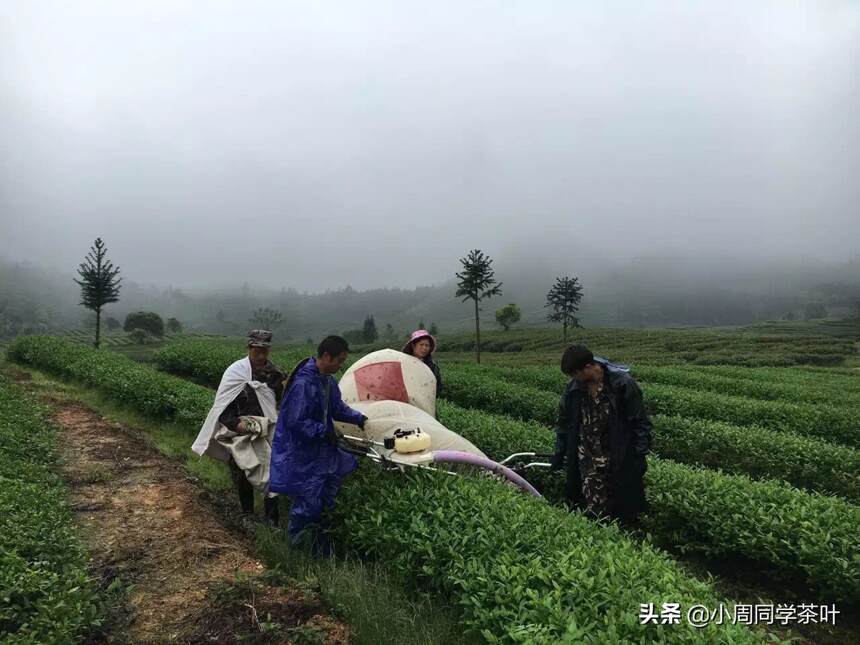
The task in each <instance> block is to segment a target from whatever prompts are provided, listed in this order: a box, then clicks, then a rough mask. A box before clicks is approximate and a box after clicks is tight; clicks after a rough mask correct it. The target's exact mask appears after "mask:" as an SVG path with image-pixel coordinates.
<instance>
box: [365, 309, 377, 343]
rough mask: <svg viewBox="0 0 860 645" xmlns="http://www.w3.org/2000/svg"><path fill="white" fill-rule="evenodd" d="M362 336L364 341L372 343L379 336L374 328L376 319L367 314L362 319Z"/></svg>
mask: <svg viewBox="0 0 860 645" xmlns="http://www.w3.org/2000/svg"><path fill="white" fill-rule="evenodd" d="M361 335H362V338H364V342H365V343H373V342H375V341H376V339H377V338H379V332H378V331H377V330H376V321H375V320H374V319H373V316H368V317H367V318H365V319H364V327H363V328H362V330H361Z"/></svg>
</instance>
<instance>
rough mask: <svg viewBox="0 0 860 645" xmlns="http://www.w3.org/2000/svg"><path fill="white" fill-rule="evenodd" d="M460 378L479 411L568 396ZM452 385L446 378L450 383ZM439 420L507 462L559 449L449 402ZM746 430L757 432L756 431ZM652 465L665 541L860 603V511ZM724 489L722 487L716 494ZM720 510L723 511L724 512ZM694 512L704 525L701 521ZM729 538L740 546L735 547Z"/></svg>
mask: <svg viewBox="0 0 860 645" xmlns="http://www.w3.org/2000/svg"><path fill="white" fill-rule="evenodd" d="M453 380H454V382H455V383H454V391H455V392H456V393H460V392H463V393H464V394H463V396H464V397H465V396H467V397H468V398H467V399H466V401H467V402H468V404H469V405H475V404H476V403H480V405H482V406H487V407H495V408H496V409H502V410H506V411H509V412H511V411H517V412H519V413H522V414H523V415H528V409H529V406H530V405H532V406H534V405H536V403H535V402H536V401H538V404H542V405H544V406H545V407H546V406H549V405H550V401H551V400H552V401H555V402H556V404H557V398H558V397H557V396H556V395H553V394H551V393H548V392H543V391H541V390H537V389H535V388H523V387H520V386H516V385H513V384H508V383H504V382H493V381H489V382H487V381H482V380H481V379H480V376H479V375H478V374H475V373H474V371H473V372H469V371H466V370H463V371H460V370H457V371H455V377H454V379H453ZM450 382H451V380H450V379H446V385H448V383H450ZM476 393H477V394H476ZM455 396H460V395H459V394H456V395H455ZM509 396H510V398H508V397H509ZM439 417H440V420H441V421H442V422H443V423H444V424H445V425H446V426H447V427H449V428H450V429H451V430H454V431H455V432H457V433H459V434H461V435H462V436H464V437H466V438H467V439H469V440H470V441H472V442H473V443H475V444H476V445H478V446H479V447H480V448H481V449H482V450H484V451H485V452H487V453H488V454H489V455H490V456H491V457H495V458H497V459H501V458H503V457H506V456H507V455H509V454H511V453H513V452H520V451H535V452H551V451H552V449H553V443H554V439H553V433H552V432H551V431H550V430H548V429H547V428H546V427H545V426H543V425H541V424H540V423H535V422H534V421H531V422H522V421H516V420H514V419H511V418H507V417H504V416H499V415H492V414H487V413H486V412H481V411H478V410H467V409H464V408H463V407H460V406H457V405H452V404H451V403H447V402H445V401H440V402H439ZM546 418H549V417H545V418H544V419H546ZM672 423H673V421H669V422H666V423H665V426H664V427H666V428H671V424H672ZM745 430H747V432H748V433H749V434H750V435H752V434H753V433H752V431H750V429H745ZM688 434H689V433H688ZM692 434H693V435H694V433H692ZM799 439H801V440H802V439H803V438H799ZM700 445H701V444H700ZM758 447H760V448H761V449H762V450H766V442H765V441H763V440H762V441H761V442H760V443H759V444H758ZM692 450H694V449H692V448H691V451H692ZM738 450H739V451H741V450H742V447H740V446H739V447H738ZM846 450H850V449H846ZM846 454H848V455H849V456H852V457H854V459H855V463H856V455H855V454H854V453H853V452H849V453H846ZM838 456H839V455H838V454H837V455H835V456H834V455H831V456H830V457H831V459H833V458H838ZM795 459H796V457H795ZM736 463H739V462H736ZM740 463H742V462H740ZM649 464H650V469H649V474H648V479H647V482H648V498H649V503H650V504H651V507H652V513H651V514H650V516H649V517H650V518H652V519H653V521H650V520H649V522H650V526H651V527H652V528H653V530H654V531H655V534H656V535H657V537H658V539H660V540H661V541H663V542H664V543H666V544H671V545H675V546H678V547H679V548H687V549H691V550H692V549H695V550H698V551H702V552H705V553H709V554H721V555H722V554H741V555H744V556H746V557H749V558H753V559H759V560H762V561H764V562H768V563H770V564H772V565H775V566H777V567H781V568H784V569H787V570H790V571H791V570H799V571H800V572H802V573H803V575H804V576H805V577H806V579H807V581H808V583H809V584H810V585H811V586H813V587H816V588H818V589H819V590H820V591H822V592H823V593H824V594H826V595H827V596H828V597H831V598H838V599H843V598H851V599H857V598H860V536H858V535H857V531H856V526H858V525H859V524H858V522H860V514H858V513H860V510H858V507H856V506H854V505H852V504H849V503H847V502H845V501H843V500H841V499H837V498H832V497H826V496H821V495H812V494H808V493H805V492H803V491H800V490H797V489H795V488H792V487H791V486H788V485H786V484H782V483H779V482H756V481H752V480H751V479H749V478H747V477H743V476H732V475H727V474H723V473H719V472H708V471H705V470H703V469H700V468H692V467H689V466H681V465H677V464H673V463H671V462H667V461H664V460H660V459H655V458H652V459H650V460H649ZM784 466H785V468H786V469H787V470H789V472H796V473H800V472H802V471H799V470H798V469H797V468H795V470H794V471H792V470H791V462H785V464H784ZM676 467H677V468H676ZM678 469H680V470H678ZM666 472H669V473H673V474H674V477H676V478H677V477H681V475H678V474H677V473H678V472H680V473H683V477H685V480H684V483H683V485H681V489H680V490H676V489H672V488H670V489H668V490H667V489H664V488H663V487H664V486H676V484H677V481H676V480H675V479H674V478H670V477H669V476H668V475H666V474H665V473H666ZM544 476H545V475H544ZM798 476H800V475H799V474H798ZM713 478H715V479H713ZM850 481H851V480H850V479H849V483H850ZM715 482H717V483H720V484H722V486H716V484H715ZM715 487H716V488H718V489H720V490H723V489H726V488H728V489H730V490H732V491H733V494H732V495H728V496H726V498H725V499H719V498H714V496H713V494H712V489H714V488H715ZM555 490H558V486H556V487H555ZM720 504H722V506H721V507H720V508H717V506H718V505H720ZM688 514H689V517H688ZM694 514H695V518H696V519H695V521H692V519H691V518H692V517H693V515H694ZM727 516H729V517H730V521H729V520H727V519H726V517H727ZM667 518H668V519H667ZM678 518H687V519H686V520H685V521H684V522H681V523H686V524H687V525H688V526H687V529H688V534H687V535H688V537H687V538H685V539H683V540H682V541H680V542H679V541H677V539H679V536H680V533H679V530H680V529H678V528H677V527H675V526H674V524H675V523H676V522H680V520H679V519H678ZM819 518H821V519H820V521H819ZM799 522H805V523H806V524H804V527H805V528H804V530H803V531H799V530H797V527H796V525H797V524H798V523H799ZM711 524H713V529H714V531H712V532H711V533H709V532H708V530H707V527H708V526H711ZM711 535H713V536H714V537H713V538H711V537H710V536H711ZM726 535H731V536H732V538H731V539H727V538H726ZM692 536H695V539H693V537H692Z"/></svg>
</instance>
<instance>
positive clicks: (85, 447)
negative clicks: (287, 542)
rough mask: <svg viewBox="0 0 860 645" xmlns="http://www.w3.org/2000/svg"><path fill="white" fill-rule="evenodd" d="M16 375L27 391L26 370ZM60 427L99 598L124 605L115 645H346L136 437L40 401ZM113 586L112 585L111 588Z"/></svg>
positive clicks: (54, 401)
mask: <svg viewBox="0 0 860 645" xmlns="http://www.w3.org/2000/svg"><path fill="white" fill-rule="evenodd" d="M13 376H14V377H15V378H16V380H18V381H19V382H20V383H22V384H23V385H26V383H27V381H28V375H27V374H26V373H25V372H20V371H17V370H16V371H15V373H14V374H13ZM40 394H41V395H42V398H43V400H47V402H48V403H50V405H51V407H52V409H53V411H54V419H55V422H56V424H57V427H58V428H59V436H58V440H57V445H58V449H59V452H60V455H61V462H62V474H63V475H64V477H65V479H66V481H67V482H68V484H69V489H70V500H69V501H70V504H71V508H72V510H73V512H74V514H75V517H76V522H77V524H78V526H79V527H80V533H81V536H82V538H83V540H84V542H85V544H86V546H87V548H88V550H89V553H90V554H91V557H92V560H93V569H94V575H96V576H98V578H99V579H100V580H101V584H102V586H103V587H104V588H107V587H109V586H110V585H111V583H112V582H114V581H117V582H118V583H119V584H121V585H122V587H123V588H125V590H126V592H125V598H126V602H125V603H124V605H125V606H124V607H123V608H122V609H121V610H120V611H119V612H117V613H118V614H121V615H115V616H111V617H110V623H111V627H110V629H109V630H108V632H107V633H106V634H103V635H101V637H100V640H103V641H106V642H109V643H236V642H243V643H289V642H304V643H308V642H317V643H346V642H349V636H350V634H349V629H348V628H347V627H346V626H345V625H343V624H342V623H341V622H339V621H337V620H336V619H333V618H332V617H331V616H330V615H329V614H328V613H327V611H326V609H325V607H324V606H323V605H322V603H321V602H320V600H319V599H318V598H317V597H315V594H314V593H313V592H312V591H310V590H307V589H302V588H301V587H300V586H296V587H295V588H292V589H291V588H290V587H285V586H283V585H278V584H273V582H272V580H271V576H270V573H269V572H267V570H266V568H265V566H264V565H263V563H262V562H260V561H259V560H258V559H256V558H255V557H254V555H253V549H252V546H251V544H250V541H249V540H248V538H247V537H246V536H244V535H242V534H241V533H239V532H238V531H235V530H233V529H231V528H228V526H227V525H226V523H225V521H224V518H223V517H222V516H221V514H220V513H219V512H218V510H217V509H216V508H215V506H214V505H213V504H211V503H210V501H209V496H208V495H206V494H205V493H203V492H202V491H201V490H200V489H199V488H198V487H197V486H195V485H194V484H193V483H192V482H190V481H189V480H188V479H187V478H186V476H185V474H184V473H183V471H182V469H181V467H180V466H179V465H178V464H176V463H175V462H173V461H171V460H170V459H168V458H167V457H165V456H163V455H161V454H159V453H158V452H156V451H155V450H154V449H153V448H152V447H150V446H149V445H148V444H147V442H146V440H145V439H144V438H143V437H141V436H140V435H139V434H138V433H135V432H134V431H133V430H130V429H129V428H126V427H123V426H121V425H119V424H116V423H112V422H110V421H107V420H105V419H104V418H102V417H101V416H99V415H98V414H96V413H95V412H93V411H92V410H90V409H88V408H87V407H85V406H84V405H82V404H80V403H78V402H74V401H67V400H64V399H62V398H56V397H51V396H50V395H47V396H46V395H45V393H44V392H41V393H40ZM114 586H116V584H115V585H114Z"/></svg>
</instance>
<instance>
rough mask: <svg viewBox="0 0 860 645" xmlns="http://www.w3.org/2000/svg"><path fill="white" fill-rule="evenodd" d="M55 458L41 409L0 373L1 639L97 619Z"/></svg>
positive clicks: (46, 635)
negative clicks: (57, 472) (56, 469)
mask: <svg viewBox="0 0 860 645" xmlns="http://www.w3.org/2000/svg"><path fill="white" fill-rule="evenodd" d="M55 459H56V452H55V430H54V427H53V426H52V424H51V420H50V418H49V416H48V413H47V410H46V409H45V408H44V407H43V406H42V405H40V404H39V403H38V402H37V401H35V400H34V399H33V398H32V397H30V396H27V395H26V394H24V393H23V392H22V391H21V390H20V389H18V388H17V387H15V386H14V385H12V384H11V383H10V382H9V381H8V380H7V379H5V378H4V377H2V376H0V536H2V537H1V538H0V642H3V643H21V644H23V643H71V642H74V641H76V640H78V639H79V638H82V637H84V636H85V635H86V634H87V633H88V632H90V630H92V629H94V628H97V627H98V626H99V625H101V623H102V616H101V609H100V603H99V598H98V595H97V592H96V588H95V584H94V582H93V580H92V579H91V578H90V577H89V575H88V572H87V556H86V553H85V552H84V549H83V548H82V546H81V544H80V542H79V540H78V538H77V535H76V534H75V532H74V529H73V525H72V515H71V513H70V511H69V508H68V505H67V503H66V489H65V487H64V485H63V482H62V480H61V479H60V477H59V476H58V475H57V474H56V472H55V467H56V463H55Z"/></svg>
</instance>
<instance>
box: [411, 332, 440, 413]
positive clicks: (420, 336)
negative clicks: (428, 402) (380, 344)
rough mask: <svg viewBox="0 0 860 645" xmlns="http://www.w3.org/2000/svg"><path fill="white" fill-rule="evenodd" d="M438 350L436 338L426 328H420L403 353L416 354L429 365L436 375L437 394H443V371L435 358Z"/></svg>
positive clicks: (413, 333) (415, 355)
mask: <svg viewBox="0 0 860 645" xmlns="http://www.w3.org/2000/svg"><path fill="white" fill-rule="evenodd" d="M434 351H436V339H435V338H433V336H431V335H430V332H429V331H427V330H426V329H419V330H417V331H413V332H412V336H410V337H409V342H408V343H406V345H404V346H403V353H404V354H409V355H410V356H414V357H415V358H417V359H418V360H420V361H423V362H424V364H425V365H426V366H427V367H429V368H430V369H431V370H432V372H433V376H435V377H436V396H437V397H438V396H439V395H440V394H442V391H443V387H442V372H440V371H439V366H438V365H437V364H436V362H435V361H434V360H433V352H434Z"/></svg>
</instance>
